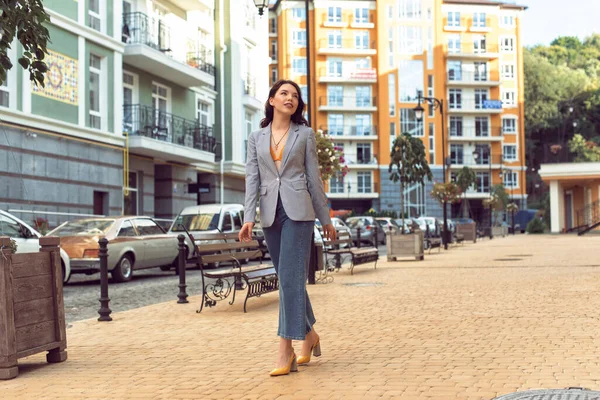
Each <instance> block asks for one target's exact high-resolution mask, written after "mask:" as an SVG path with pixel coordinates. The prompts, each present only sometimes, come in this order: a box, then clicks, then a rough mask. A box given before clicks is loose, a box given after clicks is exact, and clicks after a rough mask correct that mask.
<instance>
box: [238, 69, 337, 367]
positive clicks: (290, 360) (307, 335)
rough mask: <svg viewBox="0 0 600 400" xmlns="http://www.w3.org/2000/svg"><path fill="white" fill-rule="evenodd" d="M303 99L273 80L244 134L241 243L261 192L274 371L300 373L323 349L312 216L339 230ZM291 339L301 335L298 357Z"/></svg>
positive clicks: (288, 84) (289, 84)
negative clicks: (255, 123) (314, 290)
mask: <svg viewBox="0 0 600 400" xmlns="http://www.w3.org/2000/svg"><path fill="white" fill-rule="evenodd" d="M303 112H304V101H302V96H301V92H300V88H299V87H298V85H297V84H296V83H295V82H293V81H290V80H280V81H278V82H276V83H275V84H274V85H273V87H272V88H271V90H270V91H269V99H268V100H267V102H266V103H265V118H264V119H263V120H262V121H261V123H260V126H261V129H259V130H257V131H255V132H252V134H251V135H250V137H249V138H248V152H247V154H248V159H247V162H246V200H245V206H244V208H245V213H244V226H243V227H242V230H241V231H240V235H239V236H240V240H241V241H250V240H251V238H252V228H253V226H254V220H255V217H256V203H257V199H258V195H259V193H260V220H261V221H260V223H261V226H262V229H263V232H264V235H265V239H266V242H267V247H268V249H269V254H270V255H271V259H272V260H273V264H274V266H275V270H276V271H277V276H278V278H279V329H278V332H277V335H278V336H279V337H280V341H279V355H278V358H277V362H276V365H275V369H274V370H273V371H271V376H278V375H286V374H288V373H289V372H290V371H297V370H298V368H297V365H298V364H306V363H308V362H309V361H310V358H311V354H312V355H314V356H316V357H318V356H320V355H321V346H320V341H319V335H318V334H317V332H315V330H314V328H313V325H314V323H315V316H314V314H313V310H312V307H311V304H310V300H309V299H308V293H307V292H306V279H307V270H308V262H309V255H310V246H311V238H312V233H313V229H314V226H315V216H316V217H317V218H319V221H321V225H322V226H323V231H324V235H325V237H326V238H327V239H330V240H335V237H336V233H335V228H334V227H333V224H332V223H331V218H330V217H329V208H328V206H327V197H326V196H325V190H324V189H323V183H322V181H321V175H320V173H319V165H318V162H317V150H316V138H315V134H314V132H313V130H312V129H311V128H309V127H308V123H307V121H306V119H304V117H303V116H302V114H303ZM292 340H302V341H303V344H302V350H301V352H300V356H299V357H298V358H296V354H295V353H294V349H293V347H292Z"/></svg>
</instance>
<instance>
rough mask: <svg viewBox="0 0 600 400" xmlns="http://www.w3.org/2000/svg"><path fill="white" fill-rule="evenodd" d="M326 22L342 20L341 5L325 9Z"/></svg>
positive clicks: (339, 21)
mask: <svg viewBox="0 0 600 400" xmlns="http://www.w3.org/2000/svg"><path fill="white" fill-rule="evenodd" d="M327 22H333V23H341V22H342V7H329V9H328V10H327Z"/></svg>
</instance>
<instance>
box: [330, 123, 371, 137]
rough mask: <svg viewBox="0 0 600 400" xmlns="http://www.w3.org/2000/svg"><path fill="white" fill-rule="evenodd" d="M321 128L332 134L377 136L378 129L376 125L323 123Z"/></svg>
mask: <svg viewBox="0 0 600 400" xmlns="http://www.w3.org/2000/svg"><path fill="white" fill-rule="evenodd" d="M319 129H321V130H323V133H325V134H326V135H331V136H375V135H377V129H376V126H374V125H364V126H361V125H359V126H356V125H338V126H335V125H330V126H327V125H321V126H320V127H319Z"/></svg>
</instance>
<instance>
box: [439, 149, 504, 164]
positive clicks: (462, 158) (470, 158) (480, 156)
mask: <svg viewBox="0 0 600 400" xmlns="http://www.w3.org/2000/svg"><path fill="white" fill-rule="evenodd" d="M475 154H477V155H475ZM475 154H473V153H470V154H465V153H461V152H454V151H452V150H450V165H459V166H470V167H480V166H491V165H501V164H502V162H503V161H502V155H501V154H490V153H489V150H479V151H477V150H476V151H475Z"/></svg>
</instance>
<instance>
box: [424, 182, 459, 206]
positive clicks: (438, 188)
mask: <svg viewBox="0 0 600 400" xmlns="http://www.w3.org/2000/svg"><path fill="white" fill-rule="evenodd" d="M461 195H462V191H461V190H460V187H459V186H458V185H457V184H456V183H454V182H447V183H440V182H436V183H434V184H433V189H432V190H431V197H433V198H434V199H436V200H437V201H439V202H440V203H443V202H446V203H450V204H452V203H458V202H459V201H460V196H461Z"/></svg>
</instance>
